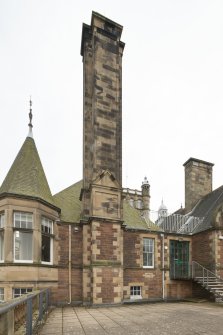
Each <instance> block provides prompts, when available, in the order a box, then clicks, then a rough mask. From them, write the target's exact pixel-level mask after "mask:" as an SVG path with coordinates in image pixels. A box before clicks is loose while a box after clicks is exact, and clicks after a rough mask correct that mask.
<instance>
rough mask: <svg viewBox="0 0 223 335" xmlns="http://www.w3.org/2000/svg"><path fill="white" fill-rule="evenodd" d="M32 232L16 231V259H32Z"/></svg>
mask: <svg viewBox="0 0 223 335" xmlns="http://www.w3.org/2000/svg"><path fill="white" fill-rule="evenodd" d="M32 249H33V248H32V233H27V232H21V231H15V260H23V261H31V260H32V258H33V256H32V254H33V250H32Z"/></svg>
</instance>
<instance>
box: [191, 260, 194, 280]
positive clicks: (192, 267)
mask: <svg viewBox="0 0 223 335" xmlns="http://www.w3.org/2000/svg"><path fill="white" fill-rule="evenodd" d="M191 270H192V271H191V272H192V273H191V274H192V278H194V262H193V261H192V265H191Z"/></svg>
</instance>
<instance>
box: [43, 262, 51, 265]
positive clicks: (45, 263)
mask: <svg viewBox="0 0 223 335" xmlns="http://www.w3.org/2000/svg"><path fill="white" fill-rule="evenodd" d="M41 264H43V265H53V262H41Z"/></svg>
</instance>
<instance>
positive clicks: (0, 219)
mask: <svg viewBox="0 0 223 335" xmlns="http://www.w3.org/2000/svg"><path fill="white" fill-rule="evenodd" d="M0 228H5V214H4V213H0Z"/></svg>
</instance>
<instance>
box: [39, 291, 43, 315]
mask: <svg viewBox="0 0 223 335" xmlns="http://www.w3.org/2000/svg"><path fill="white" fill-rule="evenodd" d="M42 319H43V292H40V294H39V321H42Z"/></svg>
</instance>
